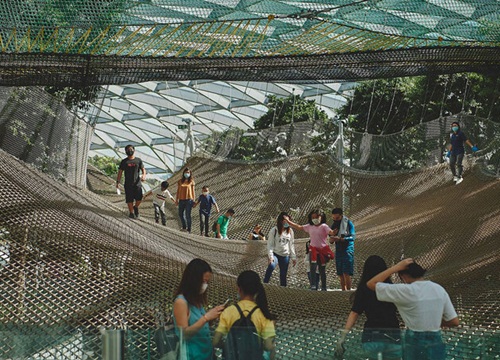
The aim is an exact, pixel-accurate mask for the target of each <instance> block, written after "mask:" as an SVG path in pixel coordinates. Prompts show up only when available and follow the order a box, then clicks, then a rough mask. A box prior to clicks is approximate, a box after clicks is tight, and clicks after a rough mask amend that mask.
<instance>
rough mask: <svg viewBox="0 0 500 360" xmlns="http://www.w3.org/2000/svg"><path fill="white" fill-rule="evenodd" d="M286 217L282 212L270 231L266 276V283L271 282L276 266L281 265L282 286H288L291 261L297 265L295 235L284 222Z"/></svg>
mask: <svg viewBox="0 0 500 360" xmlns="http://www.w3.org/2000/svg"><path fill="white" fill-rule="evenodd" d="M285 216H286V217H289V215H288V214H287V213H286V212H281V213H280V214H279V215H278V219H277V221H276V226H274V227H272V228H271V230H269V235H268V237H267V238H268V240H267V253H268V254H267V256H268V262H269V265H268V267H267V270H266V274H265V276H264V283H268V282H269V280H270V279H271V275H272V274H273V271H274V269H275V268H276V265H279V267H280V285H281V286H286V277H287V273H288V265H289V263H290V259H291V260H292V264H293V266H295V264H296V263H297V256H296V255H295V244H294V241H295V238H294V233H293V230H292V229H291V228H290V227H289V225H288V224H287V223H286V222H283V219H284V218H285Z"/></svg>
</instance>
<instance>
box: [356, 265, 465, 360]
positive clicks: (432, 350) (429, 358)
mask: <svg viewBox="0 0 500 360" xmlns="http://www.w3.org/2000/svg"><path fill="white" fill-rule="evenodd" d="M425 271H426V270H425V269H423V268H422V267H421V266H420V265H418V264H417V263H415V262H414V261H413V259H404V260H402V261H400V262H399V263H397V264H396V265H394V266H392V267H390V268H389V269H387V270H384V271H382V272H381V273H379V274H378V275H376V276H374V277H373V278H372V279H370V280H369V281H368V282H367V283H366V286H367V287H368V288H369V289H371V290H375V293H376V294H377V299H378V300H380V301H388V302H392V303H394V304H395V305H396V307H397V308H398V310H399V313H400V314H401V317H402V318H403V321H404V322H405V325H406V327H407V328H408V330H407V331H406V332H405V337H404V340H405V341H404V350H403V354H404V359H405V360H444V359H445V358H446V348H445V344H444V343H443V340H442V338H441V331H440V330H441V327H452V326H458V324H459V321H458V315H457V313H456V311H455V308H454V307H453V304H452V303H451V300H450V296H449V295H448V293H447V292H446V290H445V289H443V287H441V285H438V284H436V283H434V282H432V281H429V280H425V279H424V274H425ZM395 273H398V275H399V277H400V279H401V280H402V281H403V284H387V283H384V281H385V280H386V279H387V278H389V277H390V276H391V275H392V274H395Z"/></svg>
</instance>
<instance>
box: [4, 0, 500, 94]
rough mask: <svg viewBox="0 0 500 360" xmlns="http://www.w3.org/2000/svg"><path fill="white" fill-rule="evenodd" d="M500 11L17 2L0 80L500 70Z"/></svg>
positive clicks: (429, 4) (7, 12)
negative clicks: (499, 62) (499, 43)
mask: <svg viewBox="0 0 500 360" xmlns="http://www.w3.org/2000/svg"><path fill="white" fill-rule="evenodd" d="M499 8H500V5H499V4H498V2H496V1H493V0H469V1H450V2H448V1H445V2H441V1H424V0H418V1H363V0H361V1H354V2H346V1H343V0H332V1H322V2H316V1H311V2H302V1H260V2H246V1H232V2H223V1H222V2H214V1H202V0H199V1H189V2H185V1H164V0H154V1H134V0H114V1H83V0H79V1H69V0H65V1H59V2H57V3H53V2H49V1H41V0H38V1H23V0H8V1H3V2H2V4H0V19H1V23H0V60H1V61H0V63H1V64H2V66H1V67H0V70H1V73H0V74H1V77H0V79H1V81H0V85H28V84H31V85H36V84H38V85H42V84H43V85H47V84H73V85H75V84H79V85H80V86H88V85H95V84H120V83H121V84H124V83H137V82H141V81H152V80H167V79H168V80H187V79H189V80H193V79H224V80H245V79H253V80H260V81H284V80H295V81H299V80H309V79H362V78H376V77H393V76H409V75H418V74H425V73H433V72H434V73H438V72H440V73H443V72H459V71H471V70H472V69H475V70H476V71H485V72H487V71H496V69H497V68H498V65H499V64H498V58H499V56H498V55H499V49H498V42H499V39H500V35H499V34H500V31H499V27H498V17H499Z"/></svg>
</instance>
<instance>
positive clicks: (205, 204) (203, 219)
mask: <svg viewBox="0 0 500 360" xmlns="http://www.w3.org/2000/svg"><path fill="white" fill-rule="evenodd" d="M198 204H200V235H201V236H203V231H205V236H206V237H208V236H209V235H208V227H209V224H210V211H212V205H214V206H215V211H217V213H218V212H219V205H217V202H216V201H215V198H214V197H213V196H212V195H210V191H209V189H208V186H203V188H202V189H201V195H200V196H199V197H198V200H196V201H195V203H194V204H193V208H195V207H196V205H198Z"/></svg>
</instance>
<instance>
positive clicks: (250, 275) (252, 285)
mask: <svg viewBox="0 0 500 360" xmlns="http://www.w3.org/2000/svg"><path fill="white" fill-rule="evenodd" d="M236 283H237V284H238V287H239V288H240V289H241V291H242V292H243V293H244V294H245V295H251V296H253V297H254V299H255V302H256V304H257V306H258V307H259V309H260V310H261V311H262V313H263V314H264V316H265V317H266V318H267V319H269V320H276V316H275V315H273V314H271V312H270V311H269V305H268V303H267V296H266V291H265V290H264V285H262V282H261V281H260V277H259V275H258V274H257V273H256V272H255V271H253V270H245V271H243V272H242V273H241V274H240V275H239V276H238V279H237V280H236Z"/></svg>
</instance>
